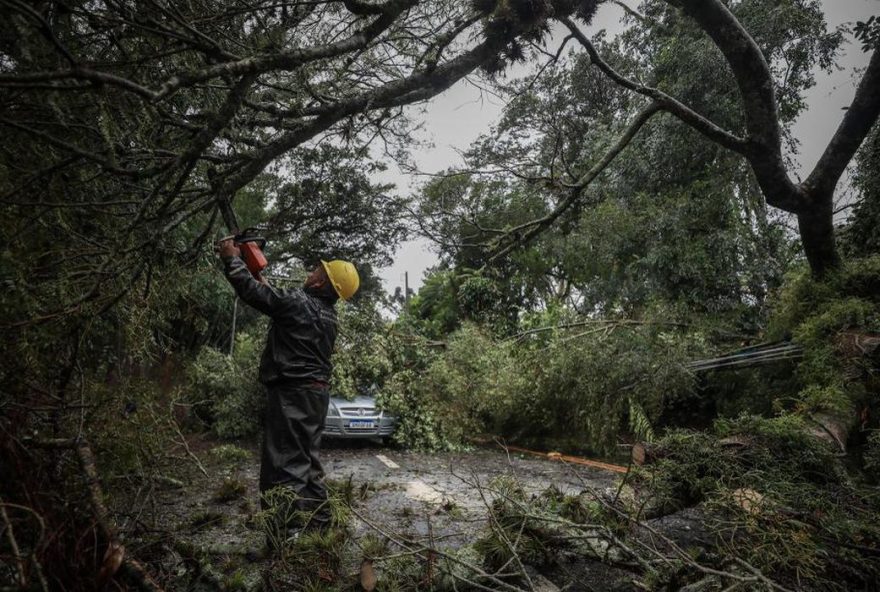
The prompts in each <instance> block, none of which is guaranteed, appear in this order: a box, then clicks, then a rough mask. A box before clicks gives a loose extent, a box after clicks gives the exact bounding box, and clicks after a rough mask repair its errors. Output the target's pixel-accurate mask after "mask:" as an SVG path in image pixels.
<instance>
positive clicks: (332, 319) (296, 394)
mask: <svg viewBox="0 0 880 592" xmlns="http://www.w3.org/2000/svg"><path fill="white" fill-rule="evenodd" d="M220 257H221V258H222V259H223V263H224V265H225V269H226V278H227V279H228V280H229V283H230V284H232V287H233V288H234V289H235V292H236V294H238V297H239V298H241V299H242V300H243V301H244V302H246V303H247V304H249V305H251V306H252V307H254V308H256V309H257V310H259V311H260V312H261V313H263V314H265V315H267V316H269V317H270V319H271V321H270V323H269V335H268V337H267V340H266V348H265V349H264V350H263V356H262V359H261V361H260V382H262V383H263V384H264V385H265V387H266V415H265V422H264V435H263V449H262V460H261V463H260V494H261V499H262V504H263V507H264V508H265V507H266V493H267V492H268V491H270V490H272V489H274V488H276V487H285V488H289V490H290V492H291V493H293V494H295V498H296V501H295V502H294V505H293V507H277V508H276V515H277V517H278V518H279V519H280V523H278V524H277V525H278V526H279V527H280V529H281V530H282V533H281V534H284V531H285V530H286V531H289V532H287V534H294V532H293V531H296V530H297V529H298V528H300V527H308V528H322V527H324V526H326V525H327V523H328V522H329V519H330V514H329V509H328V508H327V489H326V487H325V486H324V481H323V478H324V470H323V468H322V466H321V462H320V460H319V459H318V449H319V447H320V443H321V433H322V432H323V430H324V420H325V419H326V417H327V407H328V405H329V402H330V394H329V381H330V373H331V370H332V365H331V363H330V356H331V355H332V353H333V346H334V343H335V341H336V310H335V308H334V305H335V304H336V301H337V299H338V298H340V297H342V298H343V299H345V300H348V299H349V298H351V297H352V296H353V295H354V293H355V292H356V291H357V289H358V287H359V285H360V278H359V277H358V274H357V271H356V270H355V268H354V266H353V265H352V264H351V263H348V262H347V261H329V262H327V261H322V262H321V265H319V266H318V267H317V268H315V270H314V271H313V272H312V273H311V274H310V275H309V277H308V278H307V279H306V281H305V283H304V284H303V287H302V288H294V289H291V290H277V289H275V288H273V287H271V286H269V285H268V283H267V282H265V281H264V280H262V279H260V280H259V281H258V280H257V279H255V278H254V277H253V276H252V275H251V272H250V271H249V270H248V268H247V267H246V265H245V263H244V261H243V260H242V259H241V253H240V252H239V250H238V248H237V247H236V246H235V244H234V243H233V241H232V240H224V241H222V242H221V243H220ZM291 497H293V496H291ZM287 499H290V498H287ZM285 506H286V504H285ZM295 515H299V516H308V517H309V519H308V521H307V522H306V523H302V522H298V521H297V520H296V519H295Z"/></svg>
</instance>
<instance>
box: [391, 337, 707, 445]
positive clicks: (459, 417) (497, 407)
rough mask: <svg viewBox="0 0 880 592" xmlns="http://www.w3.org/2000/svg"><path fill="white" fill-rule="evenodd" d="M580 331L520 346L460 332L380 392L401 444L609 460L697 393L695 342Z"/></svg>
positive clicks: (697, 347)
mask: <svg viewBox="0 0 880 592" xmlns="http://www.w3.org/2000/svg"><path fill="white" fill-rule="evenodd" d="M584 325H585V326H577V325H576V326H575V327H573V328H570V329H560V330H558V331H557V332H555V333H554V334H552V335H549V334H548V332H539V333H535V334H533V335H532V336H533V337H534V339H526V341H523V340H522V338H520V339H508V340H497V339H496V338H494V337H493V336H492V335H491V333H489V332H488V331H487V330H485V329H483V328H481V327H479V326H477V325H474V324H471V323H466V324H464V325H463V326H462V328H461V329H459V330H458V331H456V332H455V333H453V334H452V335H450V336H449V338H448V340H447V342H446V347H445V349H443V351H441V352H438V353H437V354H435V355H434V356H433V357H431V358H430V359H427V360H425V361H423V364H422V366H421V369H419V370H416V369H411V370H405V371H403V372H400V373H398V374H396V375H395V376H394V378H393V379H392V381H391V382H390V383H389V385H387V386H386V389H385V391H383V393H382V396H381V399H380V400H381V404H382V406H383V407H384V408H385V409H386V410H388V411H389V412H391V413H392V414H394V415H396V416H397V417H398V421H399V426H398V433H397V435H396V439H397V440H398V441H399V442H401V443H403V444H405V445H409V446H415V447H422V448H428V449H437V448H446V447H449V446H450V445H455V444H460V443H463V442H465V441H466V440H467V439H468V438H469V437H473V436H477V435H480V434H486V433H489V434H494V435H501V436H507V437H512V438H514V439H516V440H517V441H523V440H524V439H532V440H542V439H547V438H551V439H560V438H561V439H566V440H568V442H570V443H571V442H574V443H576V444H575V445H576V446H578V447H580V448H590V449H592V450H594V451H610V450H613V449H614V447H615V444H616V442H617V438H618V436H619V434H621V433H622V432H626V431H628V429H632V431H633V432H634V433H636V434H638V435H639V436H648V435H650V434H652V433H653V427H652V424H653V423H656V422H657V421H658V420H659V418H660V416H661V415H662V413H663V411H664V410H665V409H666V408H667V407H668V406H669V405H671V404H673V403H675V402H677V401H680V400H682V399H683V398H686V397H687V396H688V395H689V394H690V393H691V392H692V389H693V376H692V375H691V374H690V373H689V372H687V371H686V370H685V369H684V367H683V366H682V362H684V361H685V360H687V359H689V358H691V357H692V356H694V355H696V352H700V351H703V349H702V347H703V346H702V345H701V343H702V341H701V340H700V338H699V336H698V335H695V334H683V333H682V334H680V333H678V332H676V331H674V330H667V329H665V328H664V327H663V325H662V324H660V325H654V324H651V323H645V324H627V323H621V324H620V325H619V326H618V325H617V324H616V323H615V322H613V321H609V322H607V323H601V322H600V323H597V324H592V323H590V322H589V321H587V322H586V323H584ZM542 333H543V334H542ZM525 337H526V338H527V337H529V336H528V335H527V336H525Z"/></svg>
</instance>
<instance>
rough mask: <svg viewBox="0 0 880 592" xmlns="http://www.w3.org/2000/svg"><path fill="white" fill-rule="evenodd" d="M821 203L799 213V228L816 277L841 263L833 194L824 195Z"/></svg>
mask: <svg viewBox="0 0 880 592" xmlns="http://www.w3.org/2000/svg"><path fill="white" fill-rule="evenodd" d="M818 201H819V203H817V204H816V205H814V206H813V207H810V208H807V209H805V210H803V211H801V212H800V213H798V216H797V219H798V230H799V232H800V235H801V243H802V244H803V247H804V255H806V257H807V262H809V264H810V270H811V271H812V273H813V276H814V277H816V278H823V277H825V276H826V275H827V274H828V273H829V272H830V271H833V270H835V269H838V268H839V267H840V265H841V260H840V255H839V253H838V252H837V243H836V242H835V239H834V212H833V209H834V208H833V203H832V198H831V195H823V196H822V199H820V200H818Z"/></svg>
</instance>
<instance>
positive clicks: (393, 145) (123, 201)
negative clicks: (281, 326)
mask: <svg viewBox="0 0 880 592" xmlns="http://www.w3.org/2000/svg"><path fill="white" fill-rule="evenodd" d="M184 4H185V5H184ZM184 4H180V5H178V4H174V5H172V4H168V3H164V2H157V3H135V4H130V3H126V2H121V3H120V2H106V3H99V4H98V5H94V4H88V3H82V2H72V3H70V2H67V3H65V2H44V3H42V4H40V5H39V6H38V7H36V8H34V7H31V6H26V5H25V4H24V3H21V2H17V1H12V2H0V8H2V11H3V12H2V15H3V16H4V17H8V18H3V19H0V91H2V94H0V129H2V130H3V133H4V138H5V139H6V145H7V149H4V150H2V151H0V204H2V208H0V222H2V225H3V228H4V231H5V232H4V237H5V239H4V246H3V248H2V249H0V269H2V272H0V285H2V286H3V290H0V329H2V331H3V339H2V350H0V355H2V357H3V360H4V364H3V366H2V370H0V383H2V389H0V434H2V437H0V454H2V462H0V533H2V536H0V559H2V561H0V588H3V589H14V588H20V589H26V590H39V591H42V592H45V591H48V590H61V589H63V590H70V591H75V590H94V589H111V588H112V589H121V590H132V589H142V590H152V591H156V590H162V589H166V590H176V589H181V590H254V589H258V588H260V587H262V588H263V589H265V590H280V589H297V590H315V591H316V590H340V591H341V590H356V589H364V590H367V591H368V592H372V590H387V591H397V590H400V591H405V590H509V591H514V590H534V589H536V588H537V587H538V585H537V583H538V582H540V581H542V580H543V579H546V578H551V579H552V577H553V576H554V575H558V574H563V576H559V577H562V578H563V580H560V582H563V581H564V583H569V584H570V587H571V588H572V589H589V582H592V581H594V580H595V581H601V582H604V583H605V584H607V589H619V590H633V589H642V590H655V591H660V590H690V591H692V592H697V591H702V590H756V589H763V590H835V591H837V590H839V591H845V590H872V589H876V586H877V581H880V527H878V524H880V495H878V485H880V483H878V476H877V475H878V472H877V471H878V469H880V422H878V416H880V415H878V414H880V398H878V397H880V371H878V368H880V230H878V229H880V128H878V125H877V123H876V119H877V113H878V111H880V108H878V104H880V103H878V101H880V92H878V86H880V58H878V54H877V53H876V52H877V40H878V39H880V25H878V21H877V20H876V19H871V20H868V21H866V22H862V23H854V24H853V25H852V26H851V27H848V28H847V27H844V28H841V29H838V30H831V29H830V28H829V27H828V25H827V23H826V19H825V15H824V12H823V3H821V2H819V1H817V0H774V1H773V2H767V1H764V0H731V1H729V2H721V1H720V0H711V1H710V0H677V1H674V2H673V1H669V2H664V1H660V0H646V1H644V2H640V3H638V5H637V6H636V5H635V3H627V6H628V8H627V9H626V10H625V11H623V12H622V13H621V14H622V15H623V19H624V23H625V27H624V30H623V32H622V33H620V34H619V35H617V36H613V37H612V36H609V35H608V34H607V33H605V32H596V31H593V30H590V34H591V35H592V37H588V36H587V35H586V33H584V31H587V30H588V29H587V27H588V26H589V24H590V23H591V22H592V19H593V16H594V15H595V13H596V11H597V10H599V9H602V10H605V9H615V10H616V9H619V8H620V6H619V4H620V3H615V2H592V1H587V0H584V1H577V2H574V1H568V0H547V1H538V2H535V1H531V0H529V1H526V0H500V1H493V0H488V1H482V0H481V1H476V2H458V1H455V0H448V1H447V0H444V1H442V2H433V1H432V2H419V1H416V0H404V1H399V2H398V1H391V2H388V3H384V4H379V3H372V2H360V1H354V0H352V1H348V0H346V1H345V2H334V1H330V2H316V3H287V2H281V3H280V4H279V3H277V2H271V3H264V2H256V3H250V4H241V5H238V4H233V3H229V2H220V1H213V0H212V1H199V2H191V3H184ZM615 7H616V8H615ZM728 8H729V10H728ZM719 23H721V24H719ZM557 30H561V31H563V36H565V39H564V40H563V39H562V38H557V37H558V35H551V34H550V31H557ZM353 32H355V33H354V34H353ZM569 33H570V35H569ZM721 33H724V34H721ZM349 36H350V37H349ZM329 38H334V39H335V38H344V39H346V41H345V42H344V43H343V42H339V43H330V44H327V43H326V40H327V39H329ZM844 43H853V44H855V45H854V47H857V48H860V50H861V51H863V52H864V57H865V68H864V69H863V70H862V71H860V72H859V73H858V76H857V78H858V82H857V84H858V90H857V93H856V99H855V100H854V102H853V104H852V105H851V106H850V108H849V109H848V110H847V112H846V113H845V114H843V115H841V117H843V123H842V125H841V130H840V131H839V132H838V133H837V134H836V135H835V136H834V137H833V138H828V139H827V142H828V146H829V147H828V150H827V151H826V153H825V156H824V157H823V159H822V160H821V161H820V163H819V164H818V165H817V166H816V168H815V169H814V170H813V171H811V172H808V173H807V178H806V180H805V181H803V182H800V181H798V182H797V183H795V182H794V181H792V180H791V178H792V175H791V174H790V173H789V171H790V170H792V162H794V160H796V159H797V156H798V142H797V140H796V139H795V138H794V137H793V135H792V126H793V125H794V123H795V121H796V120H797V118H798V117H799V116H800V115H802V114H803V113H804V111H805V108H806V104H805V99H804V97H805V93H806V91H807V90H808V89H810V88H811V87H812V86H813V85H814V84H815V81H816V77H817V76H818V75H819V74H820V73H821V72H827V71H832V70H833V69H834V68H835V67H836V59H837V57H838V56H839V52H840V50H841V47H842V46H843V44H844ZM563 45H564V47H563ZM736 47H740V48H741V47H745V48H746V50H744V53H742V54H740V53H737V52H735V51H733V50H734V49H735V48H736ZM514 63H517V64H521V65H524V67H525V68H526V71H528V72H529V74H528V75H527V76H525V77H522V78H514V77H511V76H508V75H507V74H506V73H509V66H510V65H511V64H514ZM518 71H523V70H518ZM466 76H476V77H479V78H480V80H481V83H482V84H485V85H486V87H487V88H490V89H491V90H492V92H495V93H498V94H499V95H501V96H503V97H505V99H506V101H507V102H506V107H505V109H504V112H503V114H502V116H501V118H500V119H499V121H497V122H495V123H494V124H493V126H492V128H491V130H490V131H489V132H487V133H486V134H484V135H483V136H481V137H479V138H478V139H477V140H476V141H475V142H474V143H473V144H471V145H470V146H468V147H462V149H463V152H462V156H463V161H462V163H461V164H460V165H459V166H456V167H452V168H450V169H449V170H447V171H444V172H443V173H442V174H437V175H432V176H430V177H426V178H427V179H428V180H427V181H425V182H424V183H422V184H421V185H420V186H419V187H417V188H416V189H415V190H414V191H413V192H411V194H410V195H400V194H399V192H398V190H395V189H394V188H393V187H390V186H388V185H384V184H379V183H377V182H376V181H375V175H376V173H378V172H380V171H383V170H385V169H386V168H387V167H388V166H389V162H390V159H396V160H397V161H398V162H399V163H402V164H404V165H405V166H408V165H411V164H412V163H411V162H409V150H410V149H411V147H412V143H413V141H414V137H415V136H414V131H415V128H416V127H417V125H418V121H417V120H416V118H415V116H414V112H412V111H410V110H406V109H405V107H407V106H409V105H412V104H416V103H421V102H423V101H426V100H428V99H430V98H431V97H432V96H434V95H436V94H437V93H440V92H442V91H443V90H445V89H446V88H448V87H449V86H450V85H452V84H454V83H455V82H456V81H457V80H460V79H462V78H464V77H466ZM636 81H639V82H636ZM771 88H772V89H773V92H772V93H770V92H769V91H768V89H771ZM838 115H839V114H836V113H835V114H833V116H834V117H837V116H838ZM822 116H823V117H824V116H829V115H828V114H823V115H822ZM380 155H381V156H380ZM845 170H848V171H849V172H850V173H851V174H850V175H849V179H851V184H850V186H847V187H845V188H841V187H842V184H841V183H839V181H840V179H841V176H842V175H843V174H844V171H845ZM835 189H837V191H836V192H835ZM218 196H219V197H227V198H234V205H235V208H236V210H237V212H238V215H239V217H240V218H241V221H242V223H243V225H245V226H257V227H258V228H259V229H260V231H261V232H263V233H264V234H266V236H267V237H268V238H269V240H270V242H269V248H268V255H269V257H270V259H271V263H272V266H271V267H270V268H269V275H270V277H271V280H270V281H272V282H273V283H274V284H276V285H278V286H281V287H284V286H286V285H289V284H290V283H292V284H294V285H295V284H296V283H297V282H298V280H297V278H298V277H299V276H301V275H302V271H303V269H305V268H307V267H308V266H311V265H314V264H315V263H316V262H317V261H318V260H319V259H321V258H325V259H326V258H333V257H344V258H348V259H352V260H354V261H355V262H356V263H357V264H358V268H359V270H360V272H361V277H362V287H361V290H360V292H359V294H358V296H357V297H356V298H355V299H354V300H353V301H352V302H351V303H348V304H345V305H340V309H339V319H340V324H339V339H338V343H337V352H336V355H335V358H334V361H335V367H334V376H333V384H334V389H335V391H336V392H337V393H338V394H340V395H341V396H345V397H349V398H352V397H354V396H356V395H358V394H372V395H376V397H377V400H378V402H379V404H380V406H381V407H382V408H383V409H384V410H385V411H386V412H387V413H390V414H393V415H394V416H396V417H397V420H398V427H397V431H396V433H395V435H394V445H395V446H396V447H398V449H400V450H417V451H429V452H444V451H453V450H454V451H462V450H467V449H468V448H469V447H472V446H475V442H478V441H482V442H485V441H492V442H495V443H499V444H501V445H505V444H512V445H518V446H525V447H529V448H535V449H538V450H543V451H548V452H550V451H557V452H563V453H573V454H581V455H588V456H596V457H601V458H604V459H606V460H610V461H613V462H617V463H619V464H622V465H625V466H627V467H628V468H629V469H630V470H629V472H628V473H627V474H626V475H625V476H621V477H620V478H619V480H618V481H616V482H615V485H614V487H613V488H611V489H609V490H601V491H599V490H595V489H593V488H591V487H589V486H588V484H587V483H583V487H580V488H578V490H577V491H571V490H567V491H561V490H559V489H557V488H556V487H554V486H553V485H552V484H548V487H547V488H546V490H544V491H541V492H534V491H526V490H525V489H524V488H523V487H522V486H521V484H520V483H518V482H517V480H516V479H515V478H508V477H505V478H499V479H496V480H493V481H492V482H478V481H473V482H471V483H469V486H470V487H471V488H472V489H473V491H476V492H477V493H478V494H479V495H480V497H481V499H483V501H484V504H483V505H484V507H485V517H484V518H483V519H481V520H482V521H481V523H480V530H479V533H478V535H477V536H475V537H474V539H473V540H471V541H468V542H467V543H466V544H463V545H458V546H454V547H452V546H444V544H443V543H442V542H438V541H435V540H431V539H430V537H428V539H426V538H425V537H421V538H419V537H415V538H414V537H413V536H411V533H405V532H394V531H392V530H389V528H388V527H387V525H386V524H384V523H383V520H382V517H381V516H369V515H365V514H364V511H363V508H364V506H363V503H362V502H363V501H364V500H365V499H366V498H367V497H368V496H369V495H372V494H373V492H372V490H371V489H370V484H369V483H353V482H351V481H350V480H349V481H347V482H346V481H340V482H334V483H333V499H332V505H333V516H334V520H333V525H332V527H331V528H330V529H329V530H328V531H326V532H323V533H318V534H312V535H308V536H305V537H303V538H302V539H300V540H297V541H295V542H291V544H290V545H288V546H287V547H285V549H284V550H283V552H282V553H281V554H280V555H279V556H276V557H274V558H272V559H271V560H267V559H264V560H262V561H258V562H257V569H256V571H255V570H254V569H251V568H253V567H254V566H253V565H249V564H248V563H247V562H246V561H244V559H243V557H239V556H240V555H243V554H242V553H238V554H236V553H231V552H227V550H223V551H222V553H220V552H214V551H216V549H215V550H214V551H210V552H209V551H208V550H206V549H207V548H208V547H210V546H211V545H213V544H215V543H216V541H211V540H202V541H200V544H201V546H199V545H194V544H192V543H188V542H187V543H185V542H183V540H182V539H183V537H182V536H180V535H181V532H185V533H186V534H188V535H190V534H194V533H195V534H199V533H202V534H204V533H208V532H210V531H211V528H213V527H215V526H216V525H218V524H227V525H230V524H231V525H233V527H235V528H239V527H240V528H241V529H244V530H246V531H247V534H248V537H249V538H251V539H254V540H255V541H261V540H262V539H263V538H264V537H265V536H269V537H272V536H277V533H273V524H275V521H274V520H275V518H276V517H273V516H271V513H267V512H265V511H261V510H260V509H259V508H258V506H259V504H258V501H257V500H256V499H255V498H254V496H252V495H250V494H249V493H248V491H249V490H248V487H249V486H250V485H249V484H248V482H246V481H245V480H244V479H243V477H242V475H241V465H242V463H246V462H252V461H253V458H252V452H251V450H252V448H253V446H254V444H255V443H256V442H257V441H258V439H259V437H260V413H261V405H262V392H261V390H260V388H259V386H258V384H257V382H256V367H257V365H258V363H259V356H260V353H261V351H262V344H263V339H264V334H265V330H266V322H265V320H263V319H261V318H259V315H257V314H256V313H255V312H254V311H252V310H248V309H247V308H246V307H243V306H241V305H240V303H239V304H236V303H235V301H234V299H233V296H232V292H231V290H230V289H229V287H228V286H227V285H226V284H225V282H224V280H223V278H222V275H221V273H220V271H219V267H218V263H217V261H216V260H215V258H214V257H213V255H212V253H211V247H210V245H211V242H212V241H213V240H214V239H216V238H219V237H220V236H222V235H223V234H225V230H224V229H221V228H220V227H219V221H218V216H217V212H216V207H215V200H216V199H217V197H218ZM835 197H836V198H840V199H838V202H835V201H834V200H835ZM414 236H417V237H421V238H423V239H426V240H429V241H431V242H432V244H433V245H434V248H435V251H436V253H437V254H438V256H439V263H438V265H437V266H436V267H435V268H433V269H432V270H430V271H429V272H428V273H427V274H426V275H425V277H424V278H423V280H424V281H423V285H422V287H421V288H420V289H419V290H418V292H417V293H415V294H402V293H400V292H398V293H397V294H396V295H394V296H389V295H388V294H386V293H385V290H384V289H383V287H382V286H381V282H380V280H379V279H378V275H377V273H376V272H375V270H376V269H379V268H381V267H383V266H386V265H388V264H389V263H390V262H391V261H392V259H393V256H394V253H395V250H396V249H397V248H398V246H399V245H400V243H401V242H402V241H403V240H404V239H405V238H408V237H414ZM767 343H770V344H786V346H788V345H790V346H791V348H792V349H790V350H787V351H792V352H794V353H793V354H792V355H791V356H787V357H777V358H776V359H772V360H770V361H769V362H768V363H764V364H751V363H749V364H746V363H742V364H740V363H737V364H735V365H732V366H726V367H717V366H713V365H712V364H703V365H696V366H695V365H694V362H695V361H699V360H711V359H716V358H719V357H721V356H723V355H724V354H729V353H731V352H734V353H735V352H740V351H743V349H744V348H747V347H750V346H755V345H760V344H767ZM765 361H766V360H765ZM206 480H207V481H206ZM190 482H198V483H200V484H205V483H208V482H209V485H204V487H205V490H204V491H199V492H192V491H191V490H189V489H187V485H188V483H190ZM251 485H252V484H251ZM168 492H171V493H172V494H174V492H180V494H179V496H178V497H184V496H185V495H194V494H196V493H197V494H198V495H201V496H202V497H204V500H202V501H204V504H203V505H202V506H199V508H198V509H197V511H194V513H193V514H192V515H190V516H188V518H187V520H186V521H184V522H180V523H175V524H168V523H164V522H162V520H161V517H162V513H163V510H162V508H161V507H160V505H159V504H157V503H156V500H157V499H158V498H159V497H161V496H162V495H166V498H163V499H167V497H172V496H171V495H168ZM178 501H180V500H178ZM436 511H437V512H444V513H446V514H455V513H456V512H458V511H460V509H459V508H456V507H455V504H454V503H448V502H444V504H443V505H441V506H440V508H439V509H438V510H436ZM682 524H687V525H688V526H687V528H683V527H682ZM209 536H210V535H205V537H206V538H208V537H209ZM282 546H284V545H282ZM217 557H221V558H222V559H220V560H218V559H217ZM584 582H586V583H587V584H584ZM557 583H559V582H557ZM564 583H562V584H560V585H565V584H564ZM579 585H580V586H581V587H580V588H579V587H578V586H579Z"/></svg>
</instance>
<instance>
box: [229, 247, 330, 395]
mask: <svg viewBox="0 0 880 592" xmlns="http://www.w3.org/2000/svg"><path fill="white" fill-rule="evenodd" d="M223 262H224V264H225V266H226V278H227V279H228V280H229V283H230V284H232V287H233V288H234V289H235V292H236V294H238V297H239V298H241V299H242V300H243V301H244V302H246V303H247V304H249V305H251V306H253V307H254V308H256V309H257V310H258V311H260V312H261V313H263V314H265V315H268V316H269V317H270V318H271V319H272V320H271V322H270V323H269V335H268V337H267V339H266V348H265V349H264V350H263V357H262V359H261V360H260V382H262V383H263V384H266V385H273V384H280V383H310V382H315V381H318V382H329V381H330V372H331V370H332V369H333V366H332V365H331V363H330V356H331V355H332V353H333V345H334V343H335V342H336V309H335V308H334V306H333V303H331V302H330V301H328V300H325V299H322V298H318V297H316V296H312V295H310V294H309V293H307V292H305V291H304V290H303V289H302V288H293V289H292V290H278V289H275V288H273V287H271V286H267V285H265V284H261V283H260V282H258V281H257V280H255V279H254V277H253V276H252V275H251V272H250V271H248V268H247V266H246V265H245V263H244V261H243V260H242V259H241V258H239V257H227V258H224V261H223Z"/></svg>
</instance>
